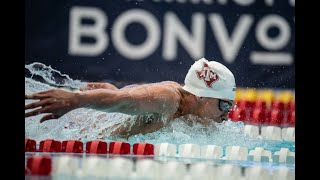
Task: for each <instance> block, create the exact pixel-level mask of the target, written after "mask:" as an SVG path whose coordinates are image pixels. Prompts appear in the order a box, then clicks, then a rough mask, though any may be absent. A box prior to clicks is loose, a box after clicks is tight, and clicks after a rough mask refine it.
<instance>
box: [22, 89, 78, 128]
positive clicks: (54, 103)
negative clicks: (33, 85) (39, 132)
mask: <svg viewBox="0 0 320 180" xmlns="http://www.w3.org/2000/svg"><path fill="white" fill-rule="evenodd" d="M25 99H34V100H39V101H37V102H34V103H31V104H27V105H25V110H29V109H35V108H37V109H35V110H32V111H30V112H27V113H25V117H30V116H35V115H38V114H42V113H50V114H48V115H45V116H43V117H42V118H41V120H40V123H42V122H44V121H47V120H51V119H58V118H60V117H61V116H63V115H64V114H66V113H67V112H69V111H71V110H73V109H76V108H77V107H78V105H79V100H78V98H77V93H74V92H69V91H65V90H62V89H53V90H48V91H43V92H39V93H34V94H31V95H25Z"/></svg>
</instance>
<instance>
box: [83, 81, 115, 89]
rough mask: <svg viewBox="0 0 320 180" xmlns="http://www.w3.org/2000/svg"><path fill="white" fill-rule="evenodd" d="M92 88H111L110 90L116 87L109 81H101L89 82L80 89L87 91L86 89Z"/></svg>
mask: <svg viewBox="0 0 320 180" xmlns="http://www.w3.org/2000/svg"><path fill="white" fill-rule="evenodd" d="M93 89H111V90H116V89H118V88H117V87H115V86H114V85H112V84H109V83H101V82H89V83H87V85H86V86H84V87H81V88H80V91H88V90H93Z"/></svg>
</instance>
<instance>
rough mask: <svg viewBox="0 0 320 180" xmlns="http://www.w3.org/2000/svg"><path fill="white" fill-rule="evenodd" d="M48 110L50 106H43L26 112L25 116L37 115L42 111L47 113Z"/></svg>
mask: <svg viewBox="0 0 320 180" xmlns="http://www.w3.org/2000/svg"><path fill="white" fill-rule="evenodd" d="M48 110H49V106H46V107H42V108H39V109H36V110H33V111H30V112H27V113H25V114H24V117H30V116H35V115H38V114H41V113H46V112H47V111H48Z"/></svg>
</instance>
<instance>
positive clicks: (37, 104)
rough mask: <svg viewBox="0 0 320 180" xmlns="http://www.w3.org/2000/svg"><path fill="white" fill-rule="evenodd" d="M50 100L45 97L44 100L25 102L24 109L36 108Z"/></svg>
mask: <svg viewBox="0 0 320 180" xmlns="http://www.w3.org/2000/svg"><path fill="white" fill-rule="evenodd" d="M50 101H51V99H45V100H40V101H38V102H34V103H31V104H27V105H25V109H34V108H37V107H40V106H44V105H46V104H49V103H50Z"/></svg>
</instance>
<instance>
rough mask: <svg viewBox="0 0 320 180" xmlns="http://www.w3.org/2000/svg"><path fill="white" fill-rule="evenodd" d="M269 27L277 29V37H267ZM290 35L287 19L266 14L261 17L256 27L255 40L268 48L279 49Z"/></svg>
mask: <svg viewBox="0 0 320 180" xmlns="http://www.w3.org/2000/svg"><path fill="white" fill-rule="evenodd" d="M271 27H276V28H278V29H279V34H278V36H277V37H273V38H271V37H269V36H268V30H269V28H271ZM290 36H291V33H290V27H289V24H288V23H287V21H286V20H285V19H284V18H283V17H281V16H279V15H267V16H266V17H263V18H262V19H261V20H260V21H259V23H258V24H257V28H256V38H257V41H258V42H259V43H260V44H261V46H263V47H264V48H266V49H268V50H279V49H281V48H283V47H284V46H285V45H286V44H287V43H288V41H289V39H290Z"/></svg>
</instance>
